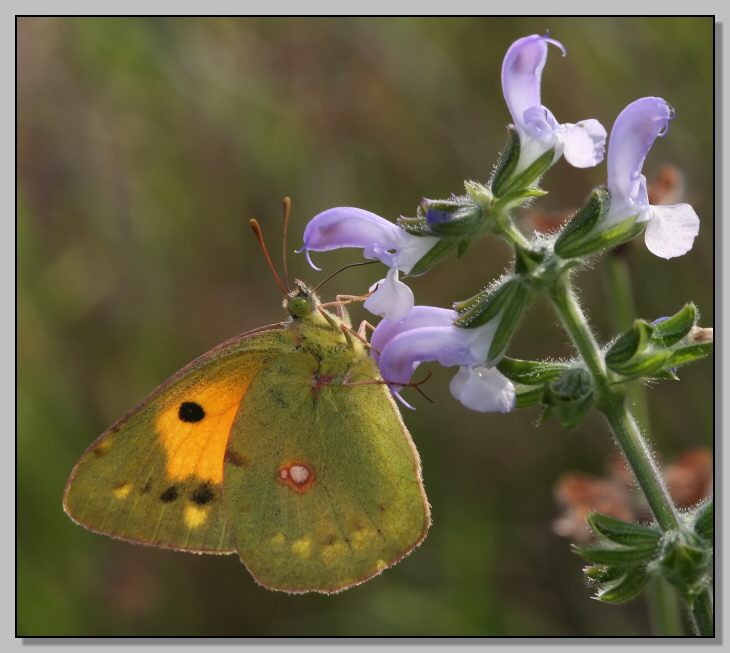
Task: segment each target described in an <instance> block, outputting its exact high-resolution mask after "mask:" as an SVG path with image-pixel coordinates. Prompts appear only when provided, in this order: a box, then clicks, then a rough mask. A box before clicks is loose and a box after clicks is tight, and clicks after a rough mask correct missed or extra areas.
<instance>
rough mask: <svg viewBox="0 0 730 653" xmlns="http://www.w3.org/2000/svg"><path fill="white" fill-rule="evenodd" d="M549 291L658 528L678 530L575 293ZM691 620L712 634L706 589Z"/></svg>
mask: <svg viewBox="0 0 730 653" xmlns="http://www.w3.org/2000/svg"><path fill="white" fill-rule="evenodd" d="M549 292H550V297H551V298H552V300H553V304H554V305H555V308H556V310H557V312H558V315H559V316H560V319H561V321H562V322H563V325H564V326H565V328H566V330H567V331H568V333H569V334H570V336H571V338H572V339H573V342H574V344H575V346H576V347H577V349H578V351H579V352H580V354H581V356H582V358H583V361H584V363H585V365H586V367H587V368H588V371H589V372H590V373H591V376H592V377H593V383H594V386H595V391H596V392H597V394H598V403H597V407H598V409H599V410H600V411H601V412H602V413H603V414H604V415H605V416H606V419H607V420H608V423H609V425H610V427H611V430H612V431H613V435H614V437H615V438H616V441H617V442H618V444H619V446H620V447H621V450H622V451H623V453H624V456H625V457H626V460H627V461H628V463H629V466H630V467H631V470H632V471H633V473H634V476H635V477H636V480H637V482H638V484H639V487H640V488H641V491H642V492H643V493H644V496H645V497H646V501H647V503H648V504H649V507H650V508H651V510H652V512H653V513H654V517H655V518H656V520H657V523H658V524H659V527H660V528H661V529H662V530H663V531H665V532H667V531H676V530H679V529H680V523H679V517H678V515H677V509H676V508H675V507H674V504H673V503H672V499H671V497H670V496H669V493H668V492H667V489H666V486H665V485H664V482H663V480H662V476H661V473H660V471H659V468H658V467H657V466H656V463H655V462H654V459H653V458H652V455H651V452H650V451H649V448H648V446H647V445H646V442H645V441H644V438H643V436H642V435H641V431H640V430H639V427H638V426H637V424H636V421H635V420H634V418H633V416H632V415H631V411H630V410H629V409H628V407H627V406H626V401H625V398H624V395H623V394H622V393H621V392H620V391H619V390H616V389H614V388H613V387H612V386H611V384H610V383H609V378H608V374H607V372H606V368H605V366H604V363H603V357H602V356H601V352H600V350H599V349H598V345H597V343H596V340H595V338H594V337H593V332H592V331H591V329H590V327H589V326H588V321H587V320H586V317H585V315H584V314H583V311H582V310H581V308H580V305H579V304H578V301H577V300H576V298H575V295H574V294H573V289H572V287H571V285H570V281H569V279H568V278H567V277H566V276H561V277H560V278H559V279H558V280H557V281H556V282H554V283H553V284H552V285H551V286H550V288H549ZM692 619H693V622H694V626H695V628H696V630H697V632H698V633H699V634H700V635H711V634H712V633H713V612H712V598H711V595H710V590H709V589H705V590H703V592H702V594H700V595H699V596H698V597H696V599H695V601H694V604H693V606H692Z"/></svg>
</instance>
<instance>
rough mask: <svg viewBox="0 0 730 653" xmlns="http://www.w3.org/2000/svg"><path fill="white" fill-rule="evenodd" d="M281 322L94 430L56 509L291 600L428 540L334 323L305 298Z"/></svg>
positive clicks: (389, 430) (368, 377) (344, 582)
mask: <svg viewBox="0 0 730 653" xmlns="http://www.w3.org/2000/svg"><path fill="white" fill-rule="evenodd" d="M287 307H288V309H289V312H290V319H289V321H287V322H284V323H281V324H278V325H273V326H270V327H264V328H262V329H257V330H255V331H252V332H249V333H246V334H243V335H242V336H239V337H238V338H234V339H233V340H231V341H229V342H227V343H224V344H222V345H220V346H219V347H216V348H215V349H213V350H211V351H210V352H208V353H207V354H204V355H203V356H201V357H200V358H198V359H196V360H195V361H193V362H192V363H191V364H190V365H188V366H187V367H185V368H183V369H182V370H181V371H180V372H178V373H177V374H175V375H174V376H173V377H172V378H171V379H170V380H168V381H167V382H166V383H164V384H163V385H162V386H160V387H159V388H158V389H157V390H155V391H154V392H153V393H152V394H151V395H150V396H149V397H147V398H146V399H145V400H144V401H143V402H142V403H141V404H140V405H139V406H138V407H137V408H135V409H134V410H133V411H132V412H131V413H130V414H129V415H128V416H127V417H125V418H123V419H122V420H120V421H119V422H117V423H116V424H115V425H113V426H112V427H111V428H110V429H108V430H107V431H106V432H105V433H103V434H102V435H101V436H100V437H99V438H98V439H97V440H96V441H95V442H94V443H93V444H92V445H91V446H90V447H89V449H88V450H87V451H86V452H85V453H84V454H83V455H82V457H81V459H80V461H79V462H78V463H77V465H76V467H75V468H74V470H73V471H72V474H71V477H70V479H69V482H68V484H67V487H66V492H65V495H64V508H65V510H66V512H67V513H68V514H69V515H70V516H71V517H72V519H74V521H76V522H78V523H80V524H82V525H84V526H86V527H87V528H89V529H90V530H93V531H95V532H99V533H103V534H107V535H110V536H112V537H115V538H119V539H124V540H128V541H132V542H136V543H142V544H148V545H152V546H158V547H164V548H171V549H178V550H184V551H191V552H197V553H234V552H238V554H239V556H240V557H241V560H242V561H243V563H244V564H245V565H246V567H247V568H248V569H249V571H250V572H251V574H252V575H253V576H254V578H255V579H256V580H257V581H258V582H259V583H261V584H262V585H264V586H266V587H269V588H271V589H279V590H284V591H288V592H307V591H318V592H324V593H330V592H336V591H339V590H342V589H345V588H347V587H350V586H352V585H355V584H357V583H359V582H362V581H364V580H367V579H368V578H370V577H372V576H374V575H376V574H378V573H380V572H381V571H382V570H383V569H385V568H387V567H389V566H390V565H392V564H394V563H395V562H396V561H397V560H399V559H400V558H402V557H403V556H405V555H406V554H407V553H409V552H410V551H411V550H412V549H413V548H415V546H417V545H418V544H419V543H420V542H421V541H422V539H423V538H424V537H425V535H426V531H427V529H428V526H429V524H430V516H429V508H428V503H427V501H426V497H425V494H424V491H423V486H422V483H421V474H420V463H419V460H418V454H417V453H416V450H415V447H414V446H413V443H412V441H411V439H410V436H409V434H408V431H407V430H406V428H405V426H404V425H403V422H402V420H401V417H400V414H399V412H398V409H397V407H396V405H395V403H394V401H393V399H392V397H391V395H390V392H389V390H388V388H387V387H386V386H385V385H383V384H382V383H381V382H380V381H381V379H380V377H379V373H378V370H377V367H376V366H375V364H374V363H373V361H372V359H371V358H370V356H369V355H368V352H367V351H366V348H365V346H364V345H363V344H362V343H361V342H359V341H358V340H357V339H356V338H353V337H348V336H347V335H346V334H345V333H344V332H343V326H344V327H345V329H346V328H348V327H349V323H348V322H347V318H346V316H344V315H343V318H340V317H337V316H336V315H334V314H332V313H328V312H326V311H323V310H321V309H320V308H319V307H318V304H317V301H316V298H314V296H313V295H311V293H309V291H308V290H307V289H306V288H305V287H304V286H300V288H299V290H298V292H296V293H295V294H294V295H293V296H292V297H290V298H289V300H288V302H287Z"/></svg>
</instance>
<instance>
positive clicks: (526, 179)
mask: <svg viewBox="0 0 730 653" xmlns="http://www.w3.org/2000/svg"><path fill="white" fill-rule="evenodd" d="M518 158H519V157H518ZM554 158H555V148H554V147H553V148H550V149H549V150H548V151H547V152H544V153H543V154H541V155H540V156H539V157H538V158H537V159H535V160H534V161H533V162H532V163H531V164H530V165H529V166H527V168H525V169H524V170H523V171H522V172H520V173H518V174H516V175H514V176H512V177H511V178H510V179H508V180H507V181H506V182H505V183H504V185H503V186H502V188H500V192H496V191H495V190H494V187H492V191H493V192H494V194H495V196H496V197H498V198H500V199H501V197H502V196H503V195H508V194H509V193H512V192H514V191H518V190H522V189H525V188H528V187H529V186H531V185H532V184H533V183H534V182H536V181H537V180H538V179H539V178H540V177H542V175H544V174H545V173H546V172H547V170H548V168H550V166H551V165H552V164H553V159H554Z"/></svg>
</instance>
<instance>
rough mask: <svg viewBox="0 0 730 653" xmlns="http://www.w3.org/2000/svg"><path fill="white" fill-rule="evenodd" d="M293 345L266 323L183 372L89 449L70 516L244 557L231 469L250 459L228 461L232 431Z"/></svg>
mask: <svg viewBox="0 0 730 653" xmlns="http://www.w3.org/2000/svg"><path fill="white" fill-rule="evenodd" d="M293 347H294V343H293V340H292V334H291V332H290V330H288V329H286V328H284V325H283V324H279V325H273V326H269V327H263V328H261V329H256V330H255V331H251V332H248V333H245V334H243V335H241V336H239V337H237V338H234V339H232V340H230V341H228V342H225V343H223V344H222V345H219V346H218V347H216V348H215V349H213V350H211V351H210V352H208V353H206V354H204V355H202V356H201V357H199V358H197V359H196V360H194V361H193V362H192V363H190V364H189V365H188V366H186V367H185V368H183V369H182V370H180V371H179V372H178V373H177V374H175V375H174V376H173V377H171V378H170V379H169V380H168V381H167V382H166V383H164V384H163V385H161V386H160V387H159V388H157V389H156V390H155V391H154V392H153V393H152V394H150V395H149V396H148V397H147V398H146V399H144V400H143V401H142V402H141V403H140V405H139V406H137V407H136V408H135V409H133V410H132V411H131V412H130V413H129V415H127V416H126V417H124V418H123V419H121V420H120V421H118V422H117V423H116V424H114V425H113V426H112V427H111V428H109V429H108V430H107V431H105V432H104V433H103V434H102V435H101V436H100V437H99V438H98V439H97V440H96V441H95V442H94V443H93V444H92V445H91V446H90V447H89V448H88V449H87V450H86V452H84V454H83V455H82V456H81V459H80V460H79V462H78V463H77V464H76V466H75V467H74V469H73V471H72V472H71V476H70V478H69V480H68V483H67V485H66V490H65V493H64V499H63V505H64V509H65V511H66V513H67V514H68V515H69V516H70V517H71V518H72V519H73V520H74V521H75V522H77V523H79V524H81V525H82V526H85V527H86V528H88V529H89V530H92V531H94V532H97V533H102V534H105V535H110V536H112V537H114V538H118V539H122V540H128V541H131V542H135V543H141V544H148V545H151V546H159V547H163V548H170V549H178V550H184V551H192V552H197V553H232V552H234V551H235V550H236V546H235V543H234V541H233V533H232V528H231V525H230V519H229V517H228V511H227V510H226V509H225V508H224V501H223V492H222V488H223V477H224V468H225V466H226V465H232V466H234V467H243V466H245V465H247V464H248V463H249V461H247V460H245V459H243V458H242V457H241V456H237V455H235V454H230V453H229V454H228V455H227V445H228V440H229V435H230V432H231V428H232V425H233V423H234V420H235V419H236V416H237V415H238V413H239V411H240V407H241V402H242V400H243V398H244V397H245V395H246V393H247V391H248V389H249V386H250V385H251V383H252V381H254V379H256V377H257V376H258V374H259V373H260V372H261V370H263V369H264V368H265V366H266V365H267V363H268V362H269V361H271V360H272V359H273V358H275V357H277V356H279V355H280V354H281V353H282V351H292V350H293ZM252 408H253V407H252Z"/></svg>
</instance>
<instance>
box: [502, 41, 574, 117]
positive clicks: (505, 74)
mask: <svg viewBox="0 0 730 653" xmlns="http://www.w3.org/2000/svg"><path fill="white" fill-rule="evenodd" d="M548 43H552V44H553V45H556V46H557V47H559V48H560V49H561V50H562V52H563V55H565V48H563V46H562V44H561V43H559V42H558V41H555V40H554V39H551V38H548V37H546V36H539V35H538V34H533V35H531V36H525V37H523V38H521V39H518V40H517V41H515V42H514V43H513V44H512V45H511V46H510V48H509V50H507V54H506V55H505V57H504V61H503V63H502V92H503V93H504V99H505V101H506V102H507V107H508V108H509V111H510V114H512V121H513V122H514V124H515V126H517V127H524V126H525V124H526V123H525V112H526V111H527V110H528V109H531V108H532V107H537V106H540V104H541V102H540V79H541V77H542V70H543V68H544V67H545V62H546V61H547V50H548Z"/></svg>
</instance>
